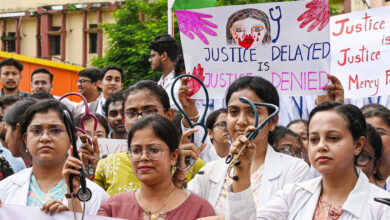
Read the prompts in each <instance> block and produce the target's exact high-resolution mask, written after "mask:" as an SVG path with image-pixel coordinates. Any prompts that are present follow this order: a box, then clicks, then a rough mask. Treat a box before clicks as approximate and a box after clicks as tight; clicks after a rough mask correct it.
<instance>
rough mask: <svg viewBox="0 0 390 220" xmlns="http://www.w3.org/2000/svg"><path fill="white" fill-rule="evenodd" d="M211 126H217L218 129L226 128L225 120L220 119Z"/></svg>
mask: <svg viewBox="0 0 390 220" xmlns="http://www.w3.org/2000/svg"><path fill="white" fill-rule="evenodd" d="M213 127H218V128H219V129H223V130H225V129H226V128H227V124H226V121H220V122H218V123H217V124H215V125H214V126H213Z"/></svg>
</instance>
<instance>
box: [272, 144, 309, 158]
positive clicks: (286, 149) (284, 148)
mask: <svg viewBox="0 0 390 220" xmlns="http://www.w3.org/2000/svg"><path fill="white" fill-rule="evenodd" d="M276 151H278V152H280V153H284V154H287V155H290V156H292V157H297V158H300V159H302V160H305V159H306V154H305V153H304V152H302V151H300V150H299V151H297V152H295V151H294V149H293V148H292V147H291V146H289V145H282V146H278V147H277V148H276Z"/></svg>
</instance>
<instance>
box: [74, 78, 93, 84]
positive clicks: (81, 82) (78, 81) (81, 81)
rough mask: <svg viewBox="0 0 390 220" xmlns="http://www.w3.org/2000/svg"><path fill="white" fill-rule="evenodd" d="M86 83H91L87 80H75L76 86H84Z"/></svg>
mask: <svg viewBox="0 0 390 220" xmlns="http://www.w3.org/2000/svg"><path fill="white" fill-rule="evenodd" d="M86 82H92V81H91V80H88V79H79V80H77V84H81V85H84V84H85V83H86Z"/></svg>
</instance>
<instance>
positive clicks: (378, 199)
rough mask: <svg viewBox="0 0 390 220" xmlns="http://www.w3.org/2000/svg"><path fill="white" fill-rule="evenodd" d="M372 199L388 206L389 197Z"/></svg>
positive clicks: (389, 204) (389, 203)
mask: <svg viewBox="0 0 390 220" xmlns="http://www.w3.org/2000/svg"><path fill="white" fill-rule="evenodd" d="M374 201H376V202H380V203H383V204H385V205H388V206H390V199H389V198H374Z"/></svg>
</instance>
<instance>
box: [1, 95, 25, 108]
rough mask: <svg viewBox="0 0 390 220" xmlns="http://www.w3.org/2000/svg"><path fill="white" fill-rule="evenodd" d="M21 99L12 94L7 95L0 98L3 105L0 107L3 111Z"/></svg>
mask: <svg viewBox="0 0 390 220" xmlns="http://www.w3.org/2000/svg"><path fill="white" fill-rule="evenodd" d="M22 99H23V97H21V96H19V95H14V94H7V95H3V96H0V102H1V103H3V104H4V105H3V106H1V107H2V108H3V110H4V109H5V108H6V107H7V106H9V105H13V104H15V103H16V102H17V101H20V100H22Z"/></svg>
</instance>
